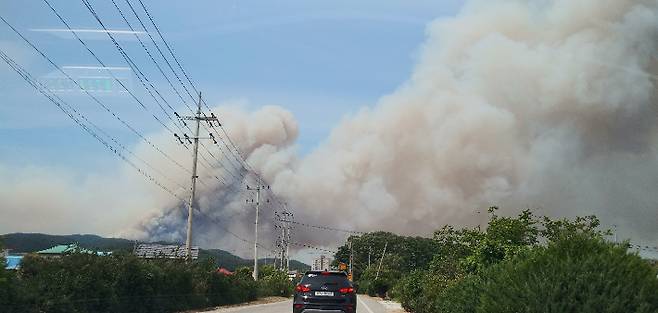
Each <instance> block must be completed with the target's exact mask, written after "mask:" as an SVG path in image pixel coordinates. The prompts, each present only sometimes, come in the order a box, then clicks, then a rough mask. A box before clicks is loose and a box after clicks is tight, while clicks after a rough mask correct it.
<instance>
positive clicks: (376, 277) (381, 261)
mask: <svg viewBox="0 0 658 313" xmlns="http://www.w3.org/2000/svg"><path fill="white" fill-rule="evenodd" d="M387 246H388V241H387V242H386V243H385V244H384V252H383V253H382V258H381V259H380V260H379V267H377V275H375V280H377V279H378V278H379V271H380V270H381V269H382V263H384V256H385V255H386V247H387Z"/></svg>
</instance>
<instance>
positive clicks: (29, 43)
mask: <svg viewBox="0 0 658 313" xmlns="http://www.w3.org/2000/svg"><path fill="white" fill-rule="evenodd" d="M44 1H46V3H47V0H44ZM0 20H2V21H3V22H4V23H5V24H6V25H7V26H8V27H9V28H11V29H12V31H14V33H16V34H17V35H18V36H19V37H20V38H21V39H22V40H23V41H25V42H26V43H27V44H28V45H29V46H30V47H31V48H32V49H34V50H35V51H36V52H37V53H38V54H39V55H41V57H43V58H44V59H45V60H46V61H48V63H50V65H52V66H53V67H54V68H56V69H57V70H58V71H59V72H60V73H62V74H63V75H64V76H66V78H67V79H69V80H70V81H71V82H73V83H74V84H75V85H76V86H77V87H78V88H80V90H82V91H83V92H84V93H86V94H87V95H88V96H89V97H91V98H92V100H94V102H96V103H97V104H98V105H100V106H101V107H102V108H103V109H104V110H105V111H107V112H108V113H109V114H111V115H112V116H113V117H114V118H115V119H117V120H118V121H119V122H120V123H121V124H123V125H124V126H125V127H126V128H128V129H129V130H130V131H131V132H133V133H134V134H135V135H136V136H137V137H139V138H140V139H142V140H143V141H144V142H146V143H147V144H148V145H149V146H151V147H152V148H153V149H155V150H156V151H157V152H158V153H160V154H162V155H163V156H164V157H165V158H167V159H168V160H169V161H171V162H172V163H174V164H175V165H176V166H178V167H179V168H181V169H183V170H185V171H188V172H189V170H187V169H186V168H185V167H184V166H183V165H181V164H180V163H179V162H178V161H176V160H174V159H173V158H172V157H171V156H169V155H168V154H167V153H165V152H164V151H162V149H160V148H158V147H157V146H155V144H153V142H151V141H150V140H149V139H147V138H146V137H145V136H144V135H143V134H141V133H140V132H139V131H137V130H136V129H135V128H134V127H133V126H131V125H130V124H128V122H126V121H125V120H124V119H123V118H121V117H120V116H119V115H118V114H116V113H115V112H113V111H112V110H111V109H110V108H109V107H108V106H107V105H105V104H104V103H103V102H101V101H100V100H99V99H98V98H97V97H95V96H94V95H92V94H91V93H90V92H89V91H88V90H86V89H85V88H84V87H83V86H82V85H80V83H78V82H77V81H76V80H75V79H73V78H72V77H71V76H70V75H69V74H68V73H66V71H64V70H63V69H62V68H61V67H60V66H59V65H57V64H56V63H55V62H54V61H53V60H52V59H51V58H50V57H48V56H47V55H46V54H45V53H44V52H43V51H42V50H41V49H39V48H38V47H37V46H36V45H35V44H34V43H32V42H31V41H30V40H29V39H27V37H25V36H24V35H23V34H22V33H21V32H20V31H18V29H16V28H15V27H14V26H13V25H11V24H10V23H9V22H8V21H7V20H6V19H5V18H4V17H3V16H1V15H0ZM67 25H68V24H67ZM101 64H102V63H101ZM102 65H103V66H105V65H104V64H102ZM115 79H116V77H115ZM117 81H118V79H117Z"/></svg>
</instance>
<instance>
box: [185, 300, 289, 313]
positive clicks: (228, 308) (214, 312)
mask: <svg viewBox="0 0 658 313" xmlns="http://www.w3.org/2000/svg"><path fill="white" fill-rule="evenodd" d="M290 299H291V298H285V297H265V298H260V299H258V300H256V301H251V302H244V303H237V304H230V305H223V306H218V307H212V308H205V309H200V310H190V311H184V312H180V313H219V312H233V311H235V310H239V309H241V308H243V307H262V306H268V305H271V304H278V303H281V302H285V301H289V300H290Z"/></svg>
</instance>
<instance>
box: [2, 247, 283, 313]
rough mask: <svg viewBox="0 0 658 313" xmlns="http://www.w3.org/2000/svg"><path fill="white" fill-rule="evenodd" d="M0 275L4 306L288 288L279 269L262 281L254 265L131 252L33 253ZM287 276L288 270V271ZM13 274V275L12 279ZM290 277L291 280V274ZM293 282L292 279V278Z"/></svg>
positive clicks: (95, 303)
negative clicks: (225, 269)
mask: <svg viewBox="0 0 658 313" xmlns="http://www.w3.org/2000/svg"><path fill="white" fill-rule="evenodd" d="M7 274H10V275H8V276H7V277H8V280H5V279H0V287H2V284H4V283H5V282H11V286H13V287H12V288H7V289H5V288H2V289H0V301H2V302H0V312H3V313H4V312H54V313H57V312H74V313H77V312H80V313H85V312H138V313H148V312H178V311H184V310H189V309H198V308H202V307H208V306H217V305H222V304H233V303H240V302H247V301H252V300H255V299H256V298H257V297H258V293H259V292H260V293H262V294H267V295H271V294H277V295H278V294H289V293H290V289H285V288H283V286H284V285H283V284H282V283H281V279H280V278H281V275H283V273H281V272H276V273H274V274H272V275H271V276H272V277H269V278H268V279H266V280H265V283H264V284H263V285H259V284H257V283H256V282H255V281H254V280H253V278H252V277H251V270H250V269H242V270H238V271H237V272H236V274H235V275H232V276H223V275H221V274H218V273H216V272H215V271H214V266H213V263H212V260H208V261H205V262H193V263H187V262H185V261H180V260H148V261H147V260H143V259H138V258H136V257H134V256H132V255H129V254H117V255H112V256H106V257H101V256H96V255H92V254H84V253H74V254H71V255H67V256H63V257H61V258H57V259H51V258H48V259H46V258H42V257H39V256H33V255H28V256H26V257H25V258H24V260H23V263H22V266H21V269H20V270H19V271H18V273H16V274H15V275H12V274H11V273H6V272H5V271H4V270H3V271H2V272H0V275H1V276H0V278H4V277H5V276H6V275H7ZM284 276H285V275H284ZM9 280H11V281H9ZM286 282H287V280H286ZM288 284H289V283H288ZM270 288H271V289H270Z"/></svg>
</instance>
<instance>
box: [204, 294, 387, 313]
mask: <svg viewBox="0 0 658 313" xmlns="http://www.w3.org/2000/svg"><path fill="white" fill-rule="evenodd" d="M358 301H359V302H358V303H357V306H356V313H386V309H385V308H384V307H383V306H382V305H381V304H379V302H377V301H376V300H373V299H371V298H369V297H366V296H359V297H358ZM209 312H215V313H228V312H236V313H291V312H292V300H288V301H283V302H277V303H269V304H258V305H250V306H242V307H234V308H226V309H219V310H215V311H209Z"/></svg>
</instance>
